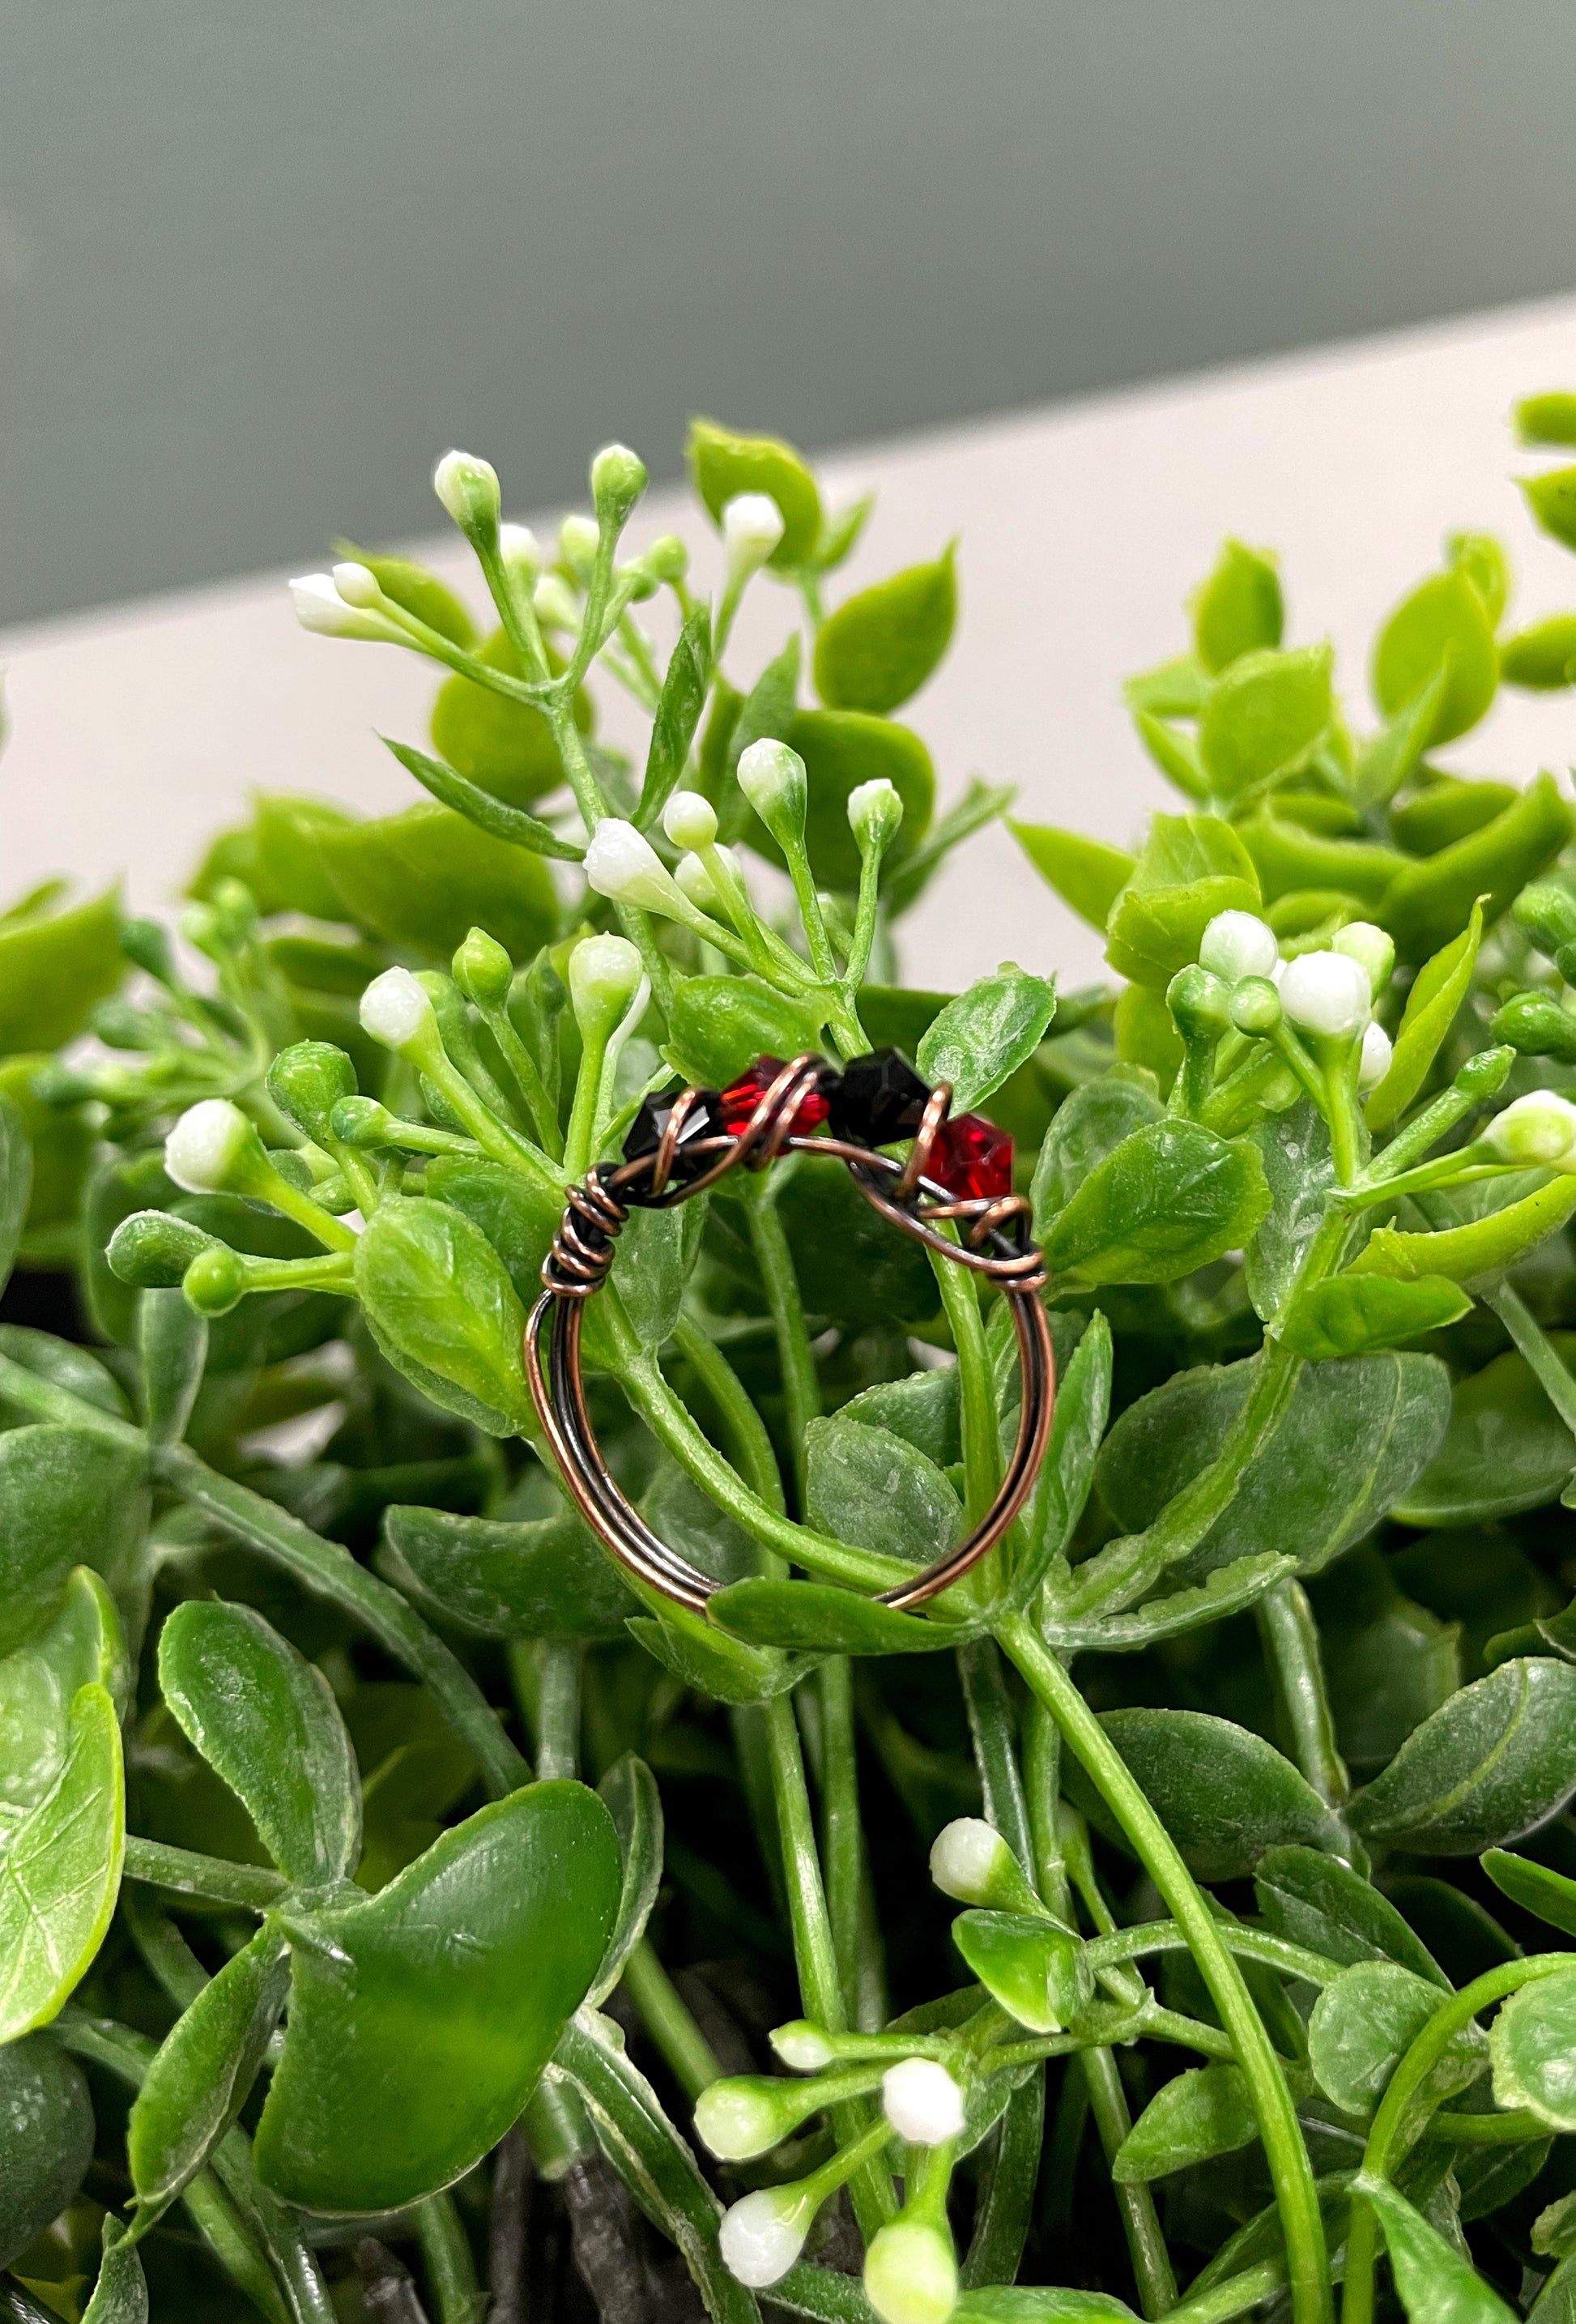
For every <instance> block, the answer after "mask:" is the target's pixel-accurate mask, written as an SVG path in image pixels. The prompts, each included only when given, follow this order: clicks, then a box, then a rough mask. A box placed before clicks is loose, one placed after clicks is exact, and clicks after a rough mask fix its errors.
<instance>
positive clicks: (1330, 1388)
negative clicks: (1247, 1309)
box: [1097, 1354, 1450, 1574]
mask: <svg viewBox="0 0 1576 2324" xmlns="http://www.w3.org/2000/svg"><path fill="white" fill-rule="evenodd" d="M1261 1360H1262V1359H1261V1358H1259V1357H1249V1359H1248V1360H1246V1361H1245V1362H1242V1363H1237V1364H1229V1365H1223V1366H1219V1367H1210V1366H1201V1367H1199V1369H1196V1370H1194V1371H1188V1372H1179V1373H1177V1374H1175V1375H1174V1377H1173V1378H1172V1379H1169V1380H1167V1381H1166V1382H1165V1384H1164V1385H1163V1386H1162V1387H1160V1388H1155V1389H1153V1390H1151V1392H1150V1393H1149V1395H1147V1396H1146V1397H1140V1398H1139V1399H1138V1402H1137V1403H1136V1404H1133V1405H1130V1406H1129V1407H1128V1409H1127V1411H1126V1412H1124V1413H1123V1414H1122V1416H1121V1417H1120V1419H1119V1420H1118V1422H1117V1423H1116V1425H1115V1426H1114V1427H1113V1428H1112V1430H1111V1434H1110V1435H1109V1436H1108V1437H1107V1438H1106V1441H1105V1444H1104V1446H1103V1448H1102V1450H1101V1457H1100V1466H1099V1470H1098V1472H1097V1481H1098V1484H1099V1489H1100V1493H1101V1499H1102V1500H1103V1501H1104V1502H1105V1504H1106V1507H1107V1508H1109V1509H1110V1511H1111V1515H1112V1517H1115V1519H1116V1520H1117V1522H1118V1524H1119V1525H1120V1526H1122V1527H1123V1528H1124V1530H1126V1531H1128V1532H1131V1533H1141V1532H1143V1531H1144V1530H1145V1528H1146V1527H1147V1526H1149V1525H1151V1524H1152V1523H1153V1522H1154V1520H1155V1518H1156V1517H1158V1516H1159V1514H1160V1511H1161V1510H1162V1509H1163V1508H1165V1506H1166V1502H1167V1501H1169V1500H1170V1499H1172V1498H1173V1497H1174V1495H1175V1494H1176V1493H1178V1492H1180V1491H1181V1490H1182V1489H1183V1488H1184V1486H1186V1485H1187V1484H1189V1483H1191V1482H1192V1480H1193V1479H1194V1477H1195V1476H1197V1475H1198V1474H1199V1472H1200V1471H1201V1470H1203V1469H1204V1468H1205V1467H1207V1465H1208V1464H1209V1462H1211V1461H1212V1460H1213V1459H1214V1458H1215V1457H1216V1455H1217V1454H1218V1453H1219V1452H1220V1451H1221V1446H1222V1445H1223V1444H1224V1443H1225V1441H1226V1437H1227V1434H1228V1433H1229V1432H1230V1427H1231V1425H1232V1424H1233V1422H1234V1421H1235V1419H1236V1417H1237V1416H1238V1414H1239V1413H1240V1410H1241V1408H1242V1405H1243V1403H1244V1402H1245V1400H1246V1398H1247V1397H1248V1395H1249V1390H1250V1388H1252V1385H1253V1382H1254V1380H1255V1379H1256V1378H1257V1376H1258V1369H1257V1368H1258V1364H1259V1362H1260V1361H1261ZM1449 1397H1450V1379H1449V1375H1448V1373H1447V1372H1446V1370H1445V1369H1444V1366H1443V1365H1442V1363H1441V1362H1440V1361H1439V1360H1438V1359H1437V1357H1433V1356H1422V1355H1410V1354H1408V1355H1391V1354H1387V1355H1378V1356H1357V1357H1350V1358H1348V1359H1346V1360H1343V1361H1342V1362H1341V1363H1332V1364H1319V1365H1315V1366H1313V1368H1311V1369H1308V1370H1306V1371H1304V1373H1303V1374H1302V1375H1301V1376H1300V1378H1299V1379H1298V1380H1297V1384H1296V1387H1295V1390H1294V1391H1293V1396H1292V1401H1291V1404H1290V1406H1289V1407H1288V1409H1287V1411H1286V1415H1285V1416H1284V1417H1283V1418H1282V1420H1281V1423H1280V1425H1279V1426H1278V1427H1277V1428H1276V1430H1275V1431H1274V1433H1273V1434H1271V1435H1270V1436H1269V1437H1268V1439H1267V1441H1266V1442H1265V1443H1263V1444H1262V1445H1261V1446H1260V1447H1259V1449H1258V1452H1256V1453H1255V1455H1254V1457H1253V1458H1252V1460H1250V1461H1249V1464H1248V1466H1247V1468H1246V1470H1245V1471H1244V1472H1243V1475H1242V1478H1241V1480H1240V1483H1239V1485H1238V1488H1237V1491H1236V1494H1235V1496H1234V1498H1233V1499H1232V1500H1231V1501H1230V1504H1229V1505H1228V1507H1227V1508H1225V1509H1224V1510H1223V1511H1222V1513H1221V1516H1220V1517H1218V1518H1217V1519H1216V1521H1215V1523H1214V1525H1213V1526H1212V1527H1211V1529H1210V1531H1209V1532H1208V1533H1207V1534H1206V1535H1204V1537H1203V1541H1202V1542H1201V1543H1200V1544H1199V1545H1198V1547H1197V1548H1196V1549H1195V1550H1194V1553H1193V1554H1192V1557H1191V1559H1190V1560H1189V1563H1188V1571H1189V1572H1192V1573H1194V1574H1201V1573H1203V1572H1208V1571H1209V1570H1210V1569H1211V1568H1212V1567H1214V1566H1218V1565H1224V1564H1229V1563H1232V1562H1233V1561H1234V1560H1235V1559H1237V1558H1240V1557H1246V1556H1249V1555H1252V1554H1256V1553H1258V1552H1260V1551H1264V1550H1268V1549H1276V1550H1282V1551H1285V1552H1286V1553H1287V1554H1290V1555H1292V1556H1294V1557H1295V1558H1296V1559H1297V1561H1298V1566H1299V1570H1300V1571H1301V1572H1304V1573H1315V1572H1319V1571H1320V1570H1321V1569H1322V1568H1323V1566H1325V1565H1327V1564H1329V1563H1330V1562H1331V1560H1332V1558H1335V1557H1338V1556H1340V1554H1341V1552H1342V1551H1343V1550H1346V1549H1349V1548H1350V1546H1351V1545H1352V1544H1353V1543H1354V1542H1357V1541H1360V1540H1361V1539H1362V1537H1363V1535H1365V1534H1368V1533H1369V1532H1371V1531H1372V1529H1373V1527H1374V1526H1376V1525H1377V1524H1378V1522H1379V1519H1380V1518H1381V1517H1384V1516H1385V1515H1386V1513H1387V1510H1388V1509H1389V1508H1392V1507H1393V1506H1394V1505H1395V1503H1396V1501H1397V1500H1399V1499H1401V1497H1402V1495H1403V1494H1405V1492H1406V1491H1407V1489H1409V1488H1410V1487H1411V1485H1412V1484H1413V1483H1414V1482H1415V1480H1416V1478H1417V1477H1418V1476H1419V1475H1420V1474H1421V1472H1422V1471H1423V1470H1424V1468H1425V1467H1426V1466H1427V1463H1428V1462H1429V1460H1430V1459H1431V1458H1432V1456H1433V1452H1434V1449H1435V1447H1436V1446H1437V1445H1438V1443H1439V1442H1440V1439H1441V1437H1442V1435H1443V1434H1444V1429H1445V1425H1446V1421H1447V1419H1448V1417H1449V1410H1450V1405H1449Z"/></svg>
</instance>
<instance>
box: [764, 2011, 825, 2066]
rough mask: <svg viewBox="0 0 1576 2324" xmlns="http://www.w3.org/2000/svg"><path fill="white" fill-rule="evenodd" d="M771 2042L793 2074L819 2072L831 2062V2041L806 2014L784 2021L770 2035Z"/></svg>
mask: <svg viewBox="0 0 1576 2324" xmlns="http://www.w3.org/2000/svg"><path fill="white" fill-rule="evenodd" d="M771 2046H772V2048H773V2049H774V2050H775V2051H776V2052H777V2054H778V2056H779V2058H780V2059H781V2060H782V2062H783V2064H784V2065H785V2066H788V2067H790V2068H791V2069H792V2070H793V2071H794V2072H795V2073H796V2074H818V2073H820V2072H822V2071H823V2070H824V2069H825V2068H826V2067H827V2066H829V2065H830V2064H831V2063H832V2060H833V2056H834V2052H833V2048H832V2044H831V2043H830V2042H828V2040H827V2039H826V2036H825V2033H822V2031H821V2028H820V2027H819V2026H818V2025H812V2024H811V2023H810V2021H809V2019H808V2018H807V2017H796V2018H794V2019H792V2020H791V2021H790V2023H789V2024H787V2025H779V2027H778V2028H777V2031H776V2032H775V2033H773V2035H772V2037H771Z"/></svg>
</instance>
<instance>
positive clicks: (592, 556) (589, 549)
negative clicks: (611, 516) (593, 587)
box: [558, 516, 602, 584]
mask: <svg viewBox="0 0 1576 2324" xmlns="http://www.w3.org/2000/svg"><path fill="white" fill-rule="evenodd" d="M601 539H602V535H601V533H600V532H599V531H598V530H597V525H596V519H595V518H594V516H567V517H566V518H565V519H564V521H563V523H562V524H561V525H560V526H559V527H558V557H559V560H560V562H561V563H563V564H565V565H567V567H568V568H569V570H570V572H571V573H572V574H573V575H574V576H575V578H576V581H578V582H580V583H582V584H585V582H588V581H589V580H590V578H591V572H592V567H594V564H595V563H596V549H597V543H598V542H599V541H600V540H601Z"/></svg>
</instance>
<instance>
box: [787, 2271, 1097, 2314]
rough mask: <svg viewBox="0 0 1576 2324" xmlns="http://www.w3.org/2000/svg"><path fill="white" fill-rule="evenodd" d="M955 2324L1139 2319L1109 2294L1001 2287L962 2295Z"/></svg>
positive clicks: (1047, 2286) (1054, 2287) (1038, 2286)
mask: <svg viewBox="0 0 1576 2324" xmlns="http://www.w3.org/2000/svg"><path fill="white" fill-rule="evenodd" d="M785 2281H786V2279H785ZM953 2324H1136V2318H1135V2316H1134V2311H1133V2310H1132V2309H1130V2308H1129V2306H1128V2304H1127V2302H1126V2301H1125V2300H1118V2299H1117V2298H1116V2297H1115V2295H1114V2294H1113V2293H1111V2292H1074V2291H1071V2290H1068V2289H1066V2288H1065V2287H1064V2286H1063V2285H1061V2284H1056V2283H1043V2284H1042V2283H1015V2284H1006V2283H1002V2284H990V2285H985V2286H982V2287H981V2289H980V2290H978V2291H977V2292H970V2291H968V2290H964V2291H963V2292H960V2293H959V2295H958V2304H957V2306H956V2307H955V2308H954V2310H953Z"/></svg>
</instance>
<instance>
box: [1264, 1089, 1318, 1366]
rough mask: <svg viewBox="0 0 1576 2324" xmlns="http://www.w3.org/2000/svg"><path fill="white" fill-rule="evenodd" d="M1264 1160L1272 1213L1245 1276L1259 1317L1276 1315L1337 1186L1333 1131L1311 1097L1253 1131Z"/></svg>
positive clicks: (1269, 1117)
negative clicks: (1328, 1199)
mask: <svg viewBox="0 0 1576 2324" xmlns="http://www.w3.org/2000/svg"><path fill="white" fill-rule="evenodd" d="M1249 1136H1250V1137H1251V1138H1252V1139H1253V1142H1254V1144H1255V1145H1256V1146H1257V1147H1258V1151H1259V1153H1260V1154H1261V1155H1262V1156H1263V1157H1264V1176H1265V1180H1266V1183H1267V1185H1268V1187H1269V1193H1270V1210H1269V1213H1268V1215H1267V1218H1266V1219H1265V1221H1264V1222H1263V1224H1262V1225H1261V1226H1260V1228H1259V1230H1258V1233H1257V1234H1256V1235H1255V1236H1254V1238H1253V1240H1252V1241H1251V1242H1250V1243H1249V1246H1248V1250H1247V1255H1246V1264H1245V1266H1244V1268H1243V1277H1244V1280H1245V1282H1246V1284H1247V1287H1248V1296H1249V1298H1250V1299H1251V1300H1252V1302H1253V1308H1254V1312H1255V1314H1258V1315H1259V1316H1261V1317H1262V1318H1263V1319H1264V1321H1265V1322H1266V1323H1267V1322H1268V1321H1269V1319H1270V1318H1271V1317H1272V1316H1273V1315H1276V1314H1278V1312H1279V1310H1280V1309H1281V1307H1282V1306H1283V1305H1285V1303H1286V1296H1287V1295H1288V1293H1289V1292H1290V1290H1291V1288H1292V1286H1293V1284H1294V1283H1295V1280H1296V1277H1297V1270H1298V1268H1300V1267H1301V1266H1302V1263H1303V1260H1304V1257H1305V1255H1306V1253H1307V1250H1308V1246H1309V1244H1310V1243H1311V1242H1312V1241H1313V1237H1314V1236H1315V1235H1316V1234H1317V1232H1318V1231H1319V1228H1320V1225H1321V1223H1322V1222H1323V1217H1324V1201H1325V1197H1326V1195H1327V1194H1329V1191H1330V1189H1331V1187H1332V1185H1334V1183H1335V1164H1334V1160H1333V1157H1332V1154H1331V1149H1330V1132H1329V1130H1328V1129H1327V1128H1326V1127H1325V1123H1324V1120H1323V1115H1322V1114H1321V1113H1320V1112H1319V1111H1318V1108H1317V1107H1316V1106H1315V1105H1314V1103H1313V1100H1312V1099H1311V1098H1305V1097H1299V1098H1298V1100H1297V1102H1296V1103H1295V1105H1290V1106H1288V1107H1287V1108H1286V1111H1285V1112H1284V1113H1271V1114H1267V1115H1265V1116H1264V1117H1263V1119H1262V1120H1259V1121H1258V1122H1256V1123H1255V1124H1254V1125H1253V1128H1252V1130H1250V1132H1249Z"/></svg>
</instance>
